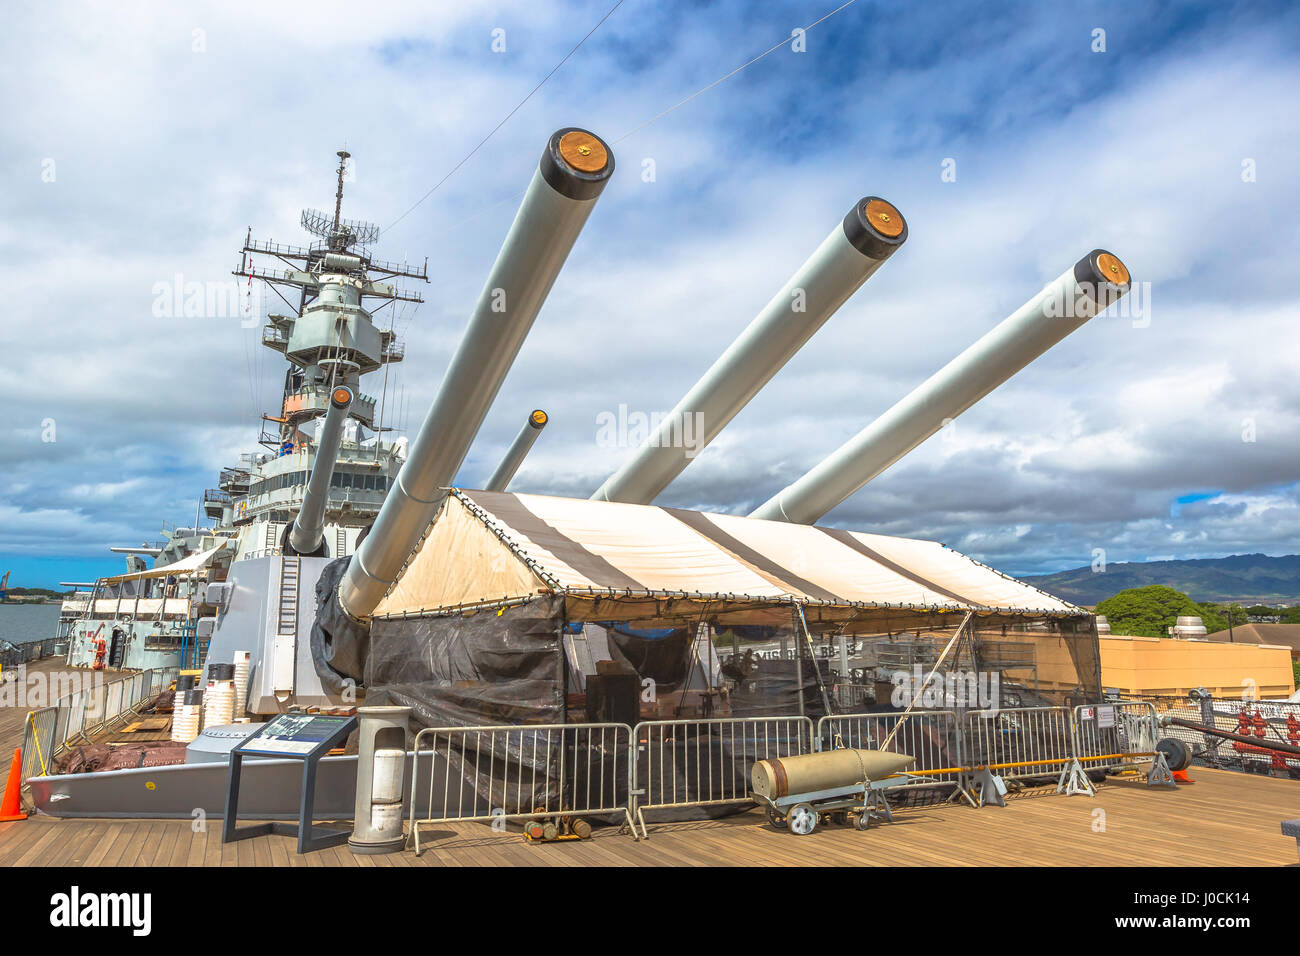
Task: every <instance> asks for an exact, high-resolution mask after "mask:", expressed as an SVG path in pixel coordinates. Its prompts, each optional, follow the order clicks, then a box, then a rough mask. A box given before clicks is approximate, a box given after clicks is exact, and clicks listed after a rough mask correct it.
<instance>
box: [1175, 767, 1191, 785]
mask: <svg viewBox="0 0 1300 956" xmlns="http://www.w3.org/2000/svg"><path fill="white" fill-rule="evenodd" d="M1174 780H1175V781H1176V782H1177V783H1195V782H1196V781H1195V780H1193V779H1192V778H1191V777H1189V776H1188V775H1187V771H1186V770H1175V771H1174Z"/></svg>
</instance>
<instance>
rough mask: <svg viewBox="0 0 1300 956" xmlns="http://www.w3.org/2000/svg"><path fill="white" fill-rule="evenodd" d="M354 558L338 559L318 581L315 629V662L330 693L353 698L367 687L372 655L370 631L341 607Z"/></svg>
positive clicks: (321, 679)
mask: <svg viewBox="0 0 1300 956" xmlns="http://www.w3.org/2000/svg"><path fill="white" fill-rule="evenodd" d="M351 560H352V559H351V558H347V557H343V558H335V559H334V560H333V561H331V562H330V563H329V564H327V565H325V568H324V570H322V571H321V575H320V577H319V578H317V579H316V621H315V623H314V624H312V627H311V659H312V664H313V665H315V667H316V673H317V675H318V676H319V677H320V682H321V687H322V688H324V690H325V691H326V692H327V693H331V694H335V695H338V696H344V697H346V696H350V695H348V694H347V693H346V689H347V688H348V687H349V685H350V686H351V687H352V688H356V687H359V686H364V683H363V681H364V677H365V667H366V660H367V658H368V656H369V652H370V628H369V627H368V626H366V625H365V624H358V623H357V622H356V621H354V620H352V618H350V617H348V616H347V614H345V613H344V612H343V609H342V608H341V607H339V602H338V597H337V593H338V587H339V581H340V580H341V579H342V578H343V573H344V572H345V571H346V570H347V569H348V563H349V562H350V561H351Z"/></svg>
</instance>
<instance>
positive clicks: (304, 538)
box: [286, 385, 353, 555]
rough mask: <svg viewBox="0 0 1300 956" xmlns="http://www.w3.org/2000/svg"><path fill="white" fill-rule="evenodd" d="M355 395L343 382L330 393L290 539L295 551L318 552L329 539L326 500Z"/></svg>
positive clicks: (290, 547)
mask: <svg viewBox="0 0 1300 956" xmlns="http://www.w3.org/2000/svg"><path fill="white" fill-rule="evenodd" d="M352 399H353V394H352V389H350V388H348V387H347V386H346V385H340V386H338V387H337V388H335V389H334V391H333V392H331V393H330V407H329V410H328V411H326V412H325V423H324V424H323V425H322V426H321V430H320V433H319V434H318V435H317V436H316V462H315V464H313V465H312V468H311V477H310V478H309V479H307V493H306V494H305V495H303V498H302V507H300V508H299V509H298V517H296V518H294V520H293V527H291V528H290V529H289V537H288V540H287V542H286V543H287V545H288V550H289V551H291V552H292V553H294V554H302V555H318V554H319V553H320V551H321V548H322V546H323V545H324V543H325V504H326V502H327V500H328V498H329V491H330V479H331V478H332V477H333V476H334V463H335V462H337V461H338V457H339V443H340V442H341V441H342V440H343V425H344V424H345V423H346V422H347V420H348V410H349V409H350V408H351V407H352Z"/></svg>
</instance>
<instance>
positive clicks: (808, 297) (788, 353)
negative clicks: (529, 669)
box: [591, 196, 907, 505]
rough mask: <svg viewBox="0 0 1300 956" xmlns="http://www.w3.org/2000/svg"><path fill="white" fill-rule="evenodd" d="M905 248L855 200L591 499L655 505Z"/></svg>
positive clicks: (899, 227) (901, 225)
mask: <svg viewBox="0 0 1300 956" xmlns="http://www.w3.org/2000/svg"><path fill="white" fill-rule="evenodd" d="M906 240H907V223H906V222H905V221H904V220H903V217H902V215H901V214H900V213H899V211H898V210H897V209H895V208H894V207H893V206H892V205H890V204H889V203H887V202H885V200H883V199H879V198H877V197H875V196H868V197H866V198H865V199H861V200H859V201H858V202H857V203H856V204H855V205H854V206H853V208H852V209H850V210H849V212H848V214H847V215H846V216H845V217H844V219H843V221H842V222H840V223H838V224H837V225H836V226H835V228H834V229H832V230H831V233H830V235H829V236H827V237H826V239H825V241H823V242H822V244H821V245H820V246H818V247H817V249H816V251H814V252H813V254H812V255H811V256H809V257H808V260H807V261H806V262H805V263H804V264H803V265H802V266H800V267H799V269H798V271H797V272H795V274H794V275H793V276H791V277H790V281H788V282H787V283H786V284H785V285H784V286H782V287H781V290H780V291H779V292H777V293H776V295H774V296H773V297H772V299H771V301H769V302H768V303H767V305H765V306H764V307H763V309H762V311H760V312H759V313H758V315H757V316H755V317H754V320H753V321H752V322H750V323H749V325H748V326H747V327H746V328H745V330H744V331H743V332H741V333H740V336H739V337H738V338H737V339H736V340H735V341H734V342H732V343H731V345H730V346H729V347H728V348H727V350H726V351H725V352H723V353H722V355H721V356H719V357H718V360H717V361H716V362H714V363H713V366H712V367H711V368H710V369H709V370H708V371H707V372H705V373H704V377H703V378H701V379H700V380H699V381H698V382H696V383H695V385H694V387H692V388H691V390H690V391H689V392H687V393H686V395H685V397H683V398H682V400H681V401H680V402H678V403H677V406H676V407H675V408H674V409H673V410H672V411H671V412H669V413H668V415H667V417H665V418H664V419H663V421H662V422H661V424H660V426H659V428H658V429H657V430H656V431H655V432H654V434H652V435H650V436H649V437H648V438H647V439H646V440H645V442H644V443H643V444H642V445H641V447H640V448H638V449H637V450H636V452H635V453H634V454H633V455H632V457H631V458H630V459H629V460H628V461H627V463H626V464H624V465H623V467H622V468H620V469H619V470H618V471H616V472H615V473H614V474H613V475H611V476H610V477H609V478H607V479H606V480H605V483H604V484H603V485H601V486H600V488H599V489H598V490H597V491H596V493H595V494H594V495H592V496H591V497H592V499H594V500H596V501H622V502H627V503H630V504H641V505H648V504H650V503H651V502H652V501H654V499H655V498H656V497H658V495H659V493H660V492H662V491H663V490H664V489H665V488H667V487H668V485H669V484H670V483H671V482H672V480H673V479H674V478H676V477H677V476H678V475H679V474H681V473H682V471H683V470H684V469H685V468H686V466H687V465H689V464H690V463H691V460H692V459H693V458H694V457H695V455H697V454H699V452H700V451H702V450H703V449H704V447H705V446H706V445H708V444H709V442H711V441H713V439H714V438H716V437H717V436H718V433H719V432H721V431H722V429H723V428H724V427H726V425H727V423H728V422H730V421H731V420H732V419H733V418H734V417H735V416H736V414H737V413H738V412H739V411H740V410H741V409H742V408H744V407H745V405H746V404H747V403H748V402H749V400H750V399H751V398H753V397H754V396H755V395H757V394H758V392H759V390H760V389H761V388H762V387H763V386H764V385H766V384H767V383H768V382H769V381H771V379H772V376H774V375H775V374H776V373H777V372H778V371H780V369H781V368H782V367H783V366H784V365H785V364H786V363H787V362H788V361H790V359H791V358H792V357H793V356H794V354H795V353H796V352H798V351H799V349H801V348H803V346H804V344H805V343H806V342H807V341H808V340H809V339H810V338H812V336H813V334H814V333H815V332H816V331H817V330H818V329H820V328H821V327H822V326H823V325H824V324H825V323H826V320H827V319H829V318H830V317H831V316H832V315H834V314H835V311H836V310H837V309H838V308H839V307H840V306H841V305H843V304H844V302H845V301H846V300H847V299H848V298H849V296H851V295H853V293H854V292H856V291H857V290H858V289H859V288H860V287H861V286H862V284H863V283H864V282H866V281H867V280H868V279H869V278H871V276H873V275H874V274H875V272H876V270H877V269H879V268H880V267H881V265H883V264H884V262H885V260H886V259H888V258H889V257H890V256H891V255H893V254H894V252H895V251H896V250H897V249H898V247H899V246H901V245H902V244H903V243H904V242H905V241H906ZM688 438H689V440H688Z"/></svg>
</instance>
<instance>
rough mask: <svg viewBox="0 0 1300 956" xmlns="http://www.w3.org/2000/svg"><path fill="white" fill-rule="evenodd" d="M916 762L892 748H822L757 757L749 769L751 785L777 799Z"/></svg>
mask: <svg viewBox="0 0 1300 956" xmlns="http://www.w3.org/2000/svg"><path fill="white" fill-rule="evenodd" d="M914 763H916V758H915V757H912V756H909V755H908V754H897V753H894V752H893V751H891V750H852V749H840V750H824V751H822V752H821V753H812V754H796V755H794V756H790V757H769V758H768V759H767V760H756V761H755V762H754V768H753V769H752V770H751V771H750V772H749V784H750V789H751V790H753V791H754V793H756V794H758V795H759V796H760V797H766V798H767V799H768V800H776V799H778V798H780V797H788V796H791V795H793V794H799V793H816V792H817V791H819V790H832V789H834V788H836V787H851V786H853V785H854V784H857V783H866V782H870V781H872V780H881V779H883V778H885V777H888V776H889V775H890V774H895V773H898V772H900V771H902V770H906V769H907V768H908V767H910V766H911V765H912V764H914Z"/></svg>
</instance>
